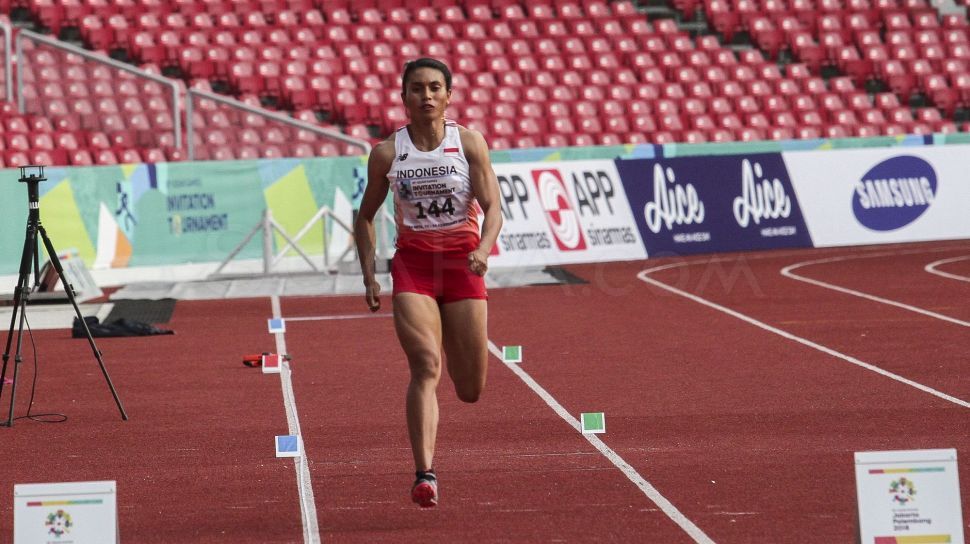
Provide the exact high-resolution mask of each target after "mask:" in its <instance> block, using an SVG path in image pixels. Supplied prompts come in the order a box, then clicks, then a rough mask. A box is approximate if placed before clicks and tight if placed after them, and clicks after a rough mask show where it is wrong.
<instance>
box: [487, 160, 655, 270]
mask: <svg viewBox="0 0 970 544" xmlns="http://www.w3.org/2000/svg"><path fill="white" fill-rule="evenodd" d="M494 168H495V174H496V176H497V177H498V182H499V192H500V195H499V202H500V204H501V207H502V215H503V218H504V220H505V222H504V226H503V227H502V233H501V235H500V236H499V239H498V243H497V244H496V249H495V251H493V254H492V257H491V258H490V260H489V262H490V265H492V266H499V267H501V266H545V265H549V264H565V263H584V262H602V261H619V260H635V259H643V258H645V257H646V253H645V251H644V249H643V243H642V242H641V240H640V235H639V233H637V231H636V228H635V227H634V223H633V216H632V215H631V213H630V207H629V205H628V204H627V201H626V194H625V192H624V190H623V183H621V181H620V178H619V175H618V174H617V171H616V166H615V165H614V163H613V161H608V160H598V161H571V162H535V163H517V164H496V165H494Z"/></svg>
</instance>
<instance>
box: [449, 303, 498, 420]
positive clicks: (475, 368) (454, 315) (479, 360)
mask: <svg viewBox="0 0 970 544" xmlns="http://www.w3.org/2000/svg"><path fill="white" fill-rule="evenodd" d="M487 322H488V303H487V301H485V300H484V299H465V300H459V301H456V302H449V303H447V304H442V305H441V326H442V332H443V336H442V341H443V343H444V348H445V357H446V359H447V364H448V375H449V376H451V380H452V381H453V382H454V383H455V392H456V393H457V394H458V398H459V399H461V400H463V401H465V402H475V401H477V400H478V397H479V396H480V395H481V393H482V389H484V388H485V375H486V373H487V370H488V327H487Z"/></svg>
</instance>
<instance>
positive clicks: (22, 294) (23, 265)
mask: <svg viewBox="0 0 970 544" xmlns="http://www.w3.org/2000/svg"><path fill="white" fill-rule="evenodd" d="M36 253H37V231H36V229H35V228H34V226H33V225H32V224H30V223H28V225H27V235H26V236H25V237H24V252H23V255H22V256H21V258H20V276H19V277H18V279H17V288H16V289H15V290H14V294H13V304H14V305H13V313H12V315H11V316H10V329H9V331H8V332H7V345H6V347H5V348H4V350H3V371H2V372H0V398H2V397H3V382H4V380H5V379H6V377H7V361H9V360H10V346H11V343H12V342H13V337H14V330H15V329H16V331H17V351H16V353H15V354H14V368H13V383H12V384H11V385H10V412H9V414H8V416H7V422H6V423H5V425H6V426H7V427H11V426H13V408H14V401H15V400H16V398H17V370H18V369H19V367H20V360H21V357H20V348H21V340H22V339H23V334H24V311H25V310H26V306H27V296H28V295H27V293H28V292H29V291H28V290H29V288H30V287H29V284H30V263H31V260H32V259H33V257H34V255H36ZM18 314H19V317H20V320H19V322H20V327H19V328H18V327H17V322H18V319H17V317H18Z"/></svg>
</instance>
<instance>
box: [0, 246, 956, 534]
mask: <svg viewBox="0 0 970 544" xmlns="http://www.w3.org/2000/svg"><path fill="white" fill-rule="evenodd" d="M923 250H925V253H923V252H922V251H923ZM897 251H898V252H899V254H898V255H891V256H887V257H871V258H864V259H853V260H851V262H843V263H842V264H841V265H840V264H838V263H826V264H818V265H811V266H806V267H803V268H800V269H799V273H800V274H803V275H806V276H810V277H813V278H816V279H819V280H822V281H826V282H829V283H833V284H837V285H840V286H844V287H847V288H851V289H857V290H860V291H865V292H868V293H870V294H873V295H876V296H881V297H886V298H893V299H896V300H900V301H903V302H906V303H907V304H913V305H922V306H924V307H926V308H927V309H932V310H933V311H936V312H940V313H945V314H948V315H952V316H953V317H955V318H959V319H968V318H970V316H968V315H967V308H966V307H965V306H962V305H961V304H960V302H961V301H964V300H967V297H966V295H967V289H968V288H970V284H967V283H966V282H959V281H955V280H949V279H946V278H941V277H939V276H934V275H931V274H928V273H926V272H925V271H922V267H923V266H925V265H926V264H928V263H929V262H932V261H935V260H938V259H942V258H947V257H955V256H958V255H961V254H970V244H968V243H967V242H947V243H939V244H920V245H905V246H883V247H879V248H856V249H850V248H843V249H828V250H812V251H789V252H770V253H758V254H735V255H725V256H718V257H713V258H712V257H703V256H701V257H693V258H690V259H682V260H670V259H666V260H663V259H660V260H649V261H641V262H637V263H626V264H611V265H588V266H575V267H569V270H570V271H571V272H573V273H574V274H576V275H578V276H580V277H583V278H585V279H587V280H589V281H590V282H591V283H589V284H587V285H569V286H545V287H524V288H514V289H502V290H494V291H493V292H492V294H491V295H492V296H491V301H490V337H491V338H492V339H493V340H494V341H495V343H496V344H498V345H503V344H522V345H524V346H525V351H524V353H525V361H524V362H523V363H522V365H521V368H522V369H523V370H525V371H527V372H528V373H529V374H531V375H532V376H533V377H534V378H535V379H536V380H537V381H538V383H539V384H541V385H542V386H543V387H545V389H546V390H548V391H549V393H550V394H551V395H552V396H553V397H555V398H556V399H557V400H558V401H559V402H560V403H561V404H562V405H563V406H564V407H565V409H566V410H567V411H568V412H570V413H571V414H573V415H578V414H579V413H580V412H584V411H603V412H605V413H606V415H607V430H608V433H607V434H605V435H602V438H603V440H604V441H605V442H606V444H607V445H609V446H610V447H612V448H613V449H614V450H615V451H616V452H617V453H618V454H619V455H620V456H622V457H623V458H624V459H625V460H626V461H627V462H629V463H630V465H632V467H633V468H634V469H636V470H637V471H638V472H639V474H640V475H642V476H643V477H644V478H645V479H646V480H647V481H649V482H650V483H652V484H653V485H654V486H655V487H656V489H657V491H658V492H659V493H661V494H662V495H663V496H664V497H666V498H667V499H669V500H670V501H671V503H672V504H673V505H674V506H675V507H676V508H677V509H679V510H680V512H681V513H682V514H683V515H684V516H686V517H687V518H688V519H690V520H691V521H692V522H693V523H695V524H696V525H697V527H699V528H700V530H702V531H703V532H704V533H706V535H707V536H709V537H710V538H711V539H712V540H713V541H715V542H719V543H723V542H726V543H741V542H773V543H782V544H784V543H789V542H792V543H794V542H803V541H809V542H852V541H854V539H855V535H856V532H857V527H856V521H855V518H856V514H855V512H856V499H855V484H854V470H853V468H854V467H853V463H852V453H853V452H855V451H863V450H886V449H918V448H950V447H952V448H956V449H957V450H958V455H959V457H961V458H963V459H966V458H967V457H968V455H970V437H968V435H967V432H966V429H968V428H970V411H968V409H967V408H965V407H962V406H959V405H957V404H954V403H953V402H948V401H946V400H943V399H941V398H939V397H936V396H933V395H931V394H929V393H927V392H925V391H921V390H919V389H915V388H914V387H912V386H910V385H906V384H903V383H900V382H898V381H894V380H892V379H890V378H888V377H886V376H882V375H879V374H876V373H874V372H872V371H869V370H865V369H863V368H860V367H858V366H855V365H853V364H850V363H849V362H847V361H845V360H842V359H840V358H838V357H835V356H833V355H831V354H826V353H822V352H820V351H818V350H816V349H813V348H811V347H809V346H806V345H803V344H800V343H797V342H795V341H793V340H791V339H786V338H783V337H782V336H779V335H777V334H775V333H772V332H770V331H767V330H765V329H763V328H759V327H757V326H755V325H753V324H751V323H747V322H744V321H741V320H739V319H737V318H736V317H732V316H729V315H727V314H725V313H723V312H721V311H718V310H716V309H714V308H712V307H709V306H705V305H702V304H699V303H698V302H696V301H692V300H688V299H687V298H684V297H683V296H679V295H676V294H673V293H671V292H670V291H668V290H664V289H661V288H659V287H657V286H655V285H650V284H647V283H645V282H644V281H641V280H640V279H638V278H637V274H638V273H639V272H641V271H643V270H645V269H648V268H654V267H658V266H666V265H677V266H676V267H675V268H671V269H667V270H661V271H657V272H655V273H652V274H651V275H650V277H651V278H653V279H655V280H657V281H660V282H663V283H664V284H666V285H671V286H676V287H677V288H679V289H681V290H683V291H684V292H689V293H693V294H695V295H698V296H702V297H704V299H705V300H710V301H711V302H712V303H715V304H720V305H722V306H724V307H727V308H730V309H732V310H735V311H738V312H742V313H744V314H745V315H748V316H750V317H751V318H752V319H756V320H759V321H761V322H764V323H765V324H766V325H768V326H774V327H777V328H779V329H782V330H784V331H787V332H788V333H790V334H793V335H797V336H799V337H804V338H806V339H808V340H811V341H813V342H817V343H819V344H822V345H824V346H827V347H829V348H831V349H834V350H837V351H839V352H841V353H843V354H846V355H848V356H852V357H856V358H858V359H860V360H862V361H865V362H867V363H870V364H873V365H876V366H878V367H880V368H883V369H885V370H887V371H890V372H893V373H896V374H898V375H900V376H902V377H905V378H907V379H910V380H914V381H916V382H919V383H921V384H924V385H925V386H927V387H930V388H933V389H935V390H939V391H941V392H943V393H946V394H949V395H953V396H954V397H957V398H959V399H962V400H964V401H966V400H970V393H968V391H970V373H967V372H966V353H967V350H966V347H965V346H966V345H967V344H968V340H970V338H968V336H970V331H967V328H966V327H961V326H959V325H955V324H953V323H946V322H942V321H939V320H936V319H932V318H930V317H928V316H924V315H920V314H916V313H913V312H910V311H907V310H904V309H901V308H895V307H890V306H886V305H884V304H879V303H877V302H873V301H871V300H865V299H861V298H859V297H854V296H852V295H849V294H846V293H839V292H836V291H832V290H829V289H824V288H821V287H818V286H814V285H809V284H806V283H803V282H799V281H795V280H793V279H791V278H787V277H784V276H782V275H781V274H780V270H781V269H782V268H784V267H785V266H788V265H791V264H794V263H797V262H802V261H806V260H811V259H822V258H830V257H845V256H857V255H866V256H871V255H872V254H874V253H876V252H897ZM960 266H961V263H960V262H954V263H952V264H950V265H947V266H946V267H944V268H943V269H945V270H946V271H949V272H952V273H960V270H962V269H961V268H960ZM385 304H386V305H387V306H388V307H387V308H385V310H383V314H384V315H387V314H388V313H389V306H390V299H389V297H385ZM282 310H283V315H284V316H285V317H288V318H294V317H300V316H304V317H305V316H321V315H329V316H338V315H348V314H366V311H365V308H364V304H363V301H362V300H361V299H360V298H359V297H339V298H326V297H319V298H287V299H283V301H282ZM270 313H271V309H270V304H269V301H268V300H266V299H259V300H243V301H212V302H179V303H178V305H177V307H176V313H175V316H174V318H173V321H172V322H171V323H170V324H169V325H168V326H169V327H170V328H173V329H175V330H176V331H177V332H178V333H179V334H178V335H177V336H175V337H152V338H140V339H105V340H102V341H100V342H99V344H100V345H101V348H102V350H103V351H104V353H105V360H106V362H107V364H108V368H109V370H110V371H111V374H112V377H113V378H114V380H115V383H116V385H117V386H118V389H119V392H120V393H121V395H122V399H123V400H124V401H125V403H126V407H127V408H128V411H129V413H130V414H131V415H132V420H131V421H129V422H125V423H123V422H121V421H119V420H118V417H117V413H116V411H115V407H114V405H113V403H112V401H111V398H110V395H109V393H108V391H107V388H106V386H105V385H104V383H103V379H102V378H101V375H100V373H99V371H98V370H97V366H96V362H95V361H94V360H93V358H92V357H91V356H90V353H89V352H88V351H87V347H86V345H85V344H84V342H82V341H79V340H71V339H68V338H67V337H66V336H67V335H68V334H69V333H68V332H67V331H52V332H43V333H38V334H37V338H38V339H39V340H40V341H39V343H38V347H39V351H40V353H41V361H42V367H41V371H42V375H41V382H40V389H39V391H38V400H39V401H40V404H39V405H38V406H36V408H37V411H61V412H66V413H67V414H68V415H69V416H70V417H71V420H70V421H69V422H68V423H66V424H59V425H53V424H52V425H44V424H38V423H34V422H29V421H18V422H17V424H16V425H15V427H14V428H13V429H0V437H2V438H0V453H3V454H4V459H6V460H7V463H5V464H3V465H2V466H0V481H4V482H8V486H10V487H12V483H22V482H23V483H25V482H30V481H73V480H93V479H116V480H118V482H119V499H120V504H121V512H120V515H121V533H122V535H123V537H124V538H125V539H126V541H127V540H129V539H133V540H134V541H137V542H173V541H175V542H300V541H302V537H301V523H300V510H299V497H298V496H297V485H296V478H295V472H294V470H293V464H292V461H289V460H278V459H275V458H274V457H273V455H272V450H271V440H272V436H273V435H275V434H284V432H285V430H286V428H287V427H286V425H287V424H286V419H285V415H284V412H283V408H282V395H281V393H280V387H279V382H278V381H277V378H276V377H275V376H264V375H262V374H261V373H259V372H258V371H257V370H254V369H247V368H245V367H243V366H242V365H241V363H240V361H239V356H240V355H241V354H243V353H250V352H259V351H264V350H272V349H273V348H272V346H273V344H272V338H271V337H270V335H269V334H268V333H267V332H266V318H267V317H269V316H270ZM287 329H288V330H287V334H286V342H287V346H288V351H289V352H290V354H291V355H293V357H294V360H293V363H292V367H293V382H294V389H295V393H296V401H297V407H298V411H299V415H300V420H301V425H302V432H303V436H304V440H305V445H306V453H307V457H308V461H309V464H310V471H311V475H312V488H313V492H314V495H315V501H316V509H317V514H318V519H319V523H320V529H321V534H322V536H323V539H324V541H325V542H330V541H337V542H418V541H421V542H423V541H428V540H435V541H440V542H509V541H515V542H548V541H566V542H594V541H619V542H664V543H666V542H690V541H691V539H690V538H689V537H688V535H687V534H686V533H685V532H684V531H683V530H682V529H680V527H678V526H677V525H676V524H675V523H674V522H673V521H671V519H670V518H668V517H667V515H665V514H664V513H663V512H661V511H660V510H659V509H658V508H657V506H656V505H654V504H653V503H652V502H651V501H650V500H649V499H648V498H647V497H646V496H645V495H644V494H643V493H642V492H641V491H640V490H639V489H638V488H637V487H636V486H635V485H634V484H633V483H632V482H631V481H630V480H629V479H628V478H627V476H625V475H624V474H623V473H621V472H620V471H619V470H618V469H617V468H616V467H615V466H614V465H613V464H612V463H611V462H610V461H608V460H607V459H606V458H605V457H604V456H603V455H602V454H600V453H599V451H597V450H596V449H595V448H593V446H592V445H591V444H590V443H589V442H587V441H586V440H585V439H584V438H583V437H582V436H581V435H579V433H577V432H576V431H575V430H573V428H572V427H570V426H569V425H568V424H567V423H566V422H564V421H563V420H562V419H561V418H559V416H557V415H556V414H555V413H554V412H553V411H552V410H551V409H550V408H549V407H548V406H547V405H546V404H545V403H544V402H543V401H542V400H541V399H540V398H539V397H538V396H537V395H536V394H535V393H534V392H533V391H532V390H530V389H529V388H528V387H527V386H526V385H525V384H524V383H523V382H522V381H521V380H520V379H519V378H518V377H516V376H515V375H514V374H513V373H512V372H511V371H510V370H509V369H507V368H506V367H504V365H502V364H501V363H499V362H497V361H496V360H495V359H494V358H493V359H492V364H491V368H490V374H489V383H488V386H487V388H486V392H485V395H484V396H483V398H482V400H481V401H480V402H479V403H477V404H474V405H467V404H463V403H461V402H459V401H458V400H457V399H456V397H455V395H454V393H453V392H452V390H451V389H450V384H449V382H448V380H447V378H445V379H443V381H442V386H441V388H440V389H439V399H440V401H441V416H442V417H441V427H440V431H439V451H438V455H437V458H436V465H437V468H438V469H439V471H440V475H441V485H442V488H441V493H442V503H441V506H440V507H439V508H437V509H435V510H433V511H422V510H419V509H418V508H417V507H416V506H414V505H413V504H411V503H410V501H409V497H408V489H409V486H410V484H411V480H412V477H413V475H412V473H411V470H412V467H411V455H410V448H409V446H408V442H407V436H406V430H405V424H404V408H403V397H404V389H405V387H406V382H407V370H406V363H405V361H404V358H403V355H402V353H401V351H400V348H399V347H398V345H397V341H396V339H395V336H394V332H393V326H392V322H391V320H390V319H389V318H387V317H368V318H363V319H344V320H330V321H295V320H291V321H288V322H287ZM29 368H30V364H27V365H25V369H29ZM29 376H30V373H29V372H25V373H24V374H23V375H22V380H23V381H22V382H21V390H20V392H19V393H18V395H19V396H18V400H19V401H20V402H19V403H18V404H19V408H18V414H22V413H23V412H24V411H25V410H26V408H25V404H24V402H25V400H26V399H25V397H26V390H27V389H26V387H25V386H23V384H25V383H28V382H29ZM6 398H7V397H6V391H5V397H4V400H5V399H6ZM0 404H3V403H0ZM10 491H12V490H11V489H9V488H8V490H7V492H6V493H3V495H0V496H6V497H8V498H9V497H10ZM0 492H2V490H0ZM961 492H962V497H963V510H964V512H965V513H968V512H970V508H968V506H970V483H968V476H967V471H966V470H964V471H963V477H962V480H961ZM11 524H12V515H11V508H10V505H9V503H8V502H6V501H0V534H4V535H9V534H10V532H11Z"/></svg>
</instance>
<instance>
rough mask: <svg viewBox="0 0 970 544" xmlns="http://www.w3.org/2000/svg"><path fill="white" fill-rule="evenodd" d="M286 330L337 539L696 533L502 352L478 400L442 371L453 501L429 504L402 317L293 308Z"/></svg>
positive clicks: (582, 538) (320, 495)
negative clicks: (414, 495) (397, 325)
mask: <svg viewBox="0 0 970 544" xmlns="http://www.w3.org/2000/svg"><path fill="white" fill-rule="evenodd" d="M384 303H385V304H389V303H390V300H389V299H388V298H385V300H384ZM282 306H283V314H284V316H287V317H309V316H314V315H328V314H329V315H341V314H348V313H354V312H359V311H360V308H361V307H363V302H362V301H361V300H360V299H359V297H349V298H347V297H341V298H316V299H294V298H285V299H283V300H282ZM382 311H384V312H387V311H389V308H385V309H384V310H382ZM287 343H288V345H289V346H290V351H291V353H292V354H293V356H294V362H293V365H292V366H293V368H294V375H293V379H294V387H295V389H296V394H297V396H298V397H299V398H300V404H299V408H300V416H301V425H302V427H303V432H304V441H305V444H306V448H307V455H308V458H309V460H310V463H311V465H310V466H311V471H312V474H313V484H314V493H315V495H316V499H317V511H318V513H319V516H320V527H321V532H322V533H323V539H324V541H337V542H385V541H386V542H412V541H426V540H429V539H432V540H437V541H442V542H457V541H463V542H468V541H475V542H510V541H514V542H548V541H564V542H595V541H611V540H614V541H636V540H638V539H641V538H642V535H645V534H651V535H656V538H657V541H663V542H674V543H676V542H692V540H691V539H690V538H688V537H687V536H686V535H685V534H684V533H683V532H682V531H681V530H680V528H679V527H677V526H676V525H675V524H674V523H673V522H672V521H671V520H670V519H669V518H667V517H666V516H665V515H664V514H663V513H662V512H660V511H659V510H658V509H657V508H656V507H655V506H654V505H653V504H652V503H650V502H649V501H648V500H647V499H646V498H645V497H644V496H643V495H642V494H641V493H640V491H639V490H638V489H637V488H636V487H635V486H634V485H633V484H631V483H630V482H629V481H628V480H627V479H626V477H625V476H623V475H622V474H621V473H620V472H619V471H618V470H617V469H616V468H615V467H614V466H613V465H612V464H611V463H610V462H609V461H607V460H606V459H605V458H604V457H602V455H600V453H599V452H597V451H596V450H595V449H594V448H593V447H592V446H590V444H589V443H588V442H587V441H586V440H584V439H583V438H582V437H581V436H579V435H578V434H577V433H576V432H575V431H574V430H573V429H572V428H571V427H570V426H569V425H568V424H566V423H565V422H563V421H562V420H561V419H560V418H559V417H558V416H557V415H556V414H554V413H553V412H552V411H551V410H550V409H549V408H548V407H547V406H546V405H545V403H543V402H542V401H541V400H540V399H539V398H538V397H537V396H535V395H534V394H533V393H532V392H531V391H530V390H529V389H528V388H526V387H525V386H524V385H523V384H522V383H521V381H519V379H518V378H516V377H515V376H514V375H512V373H511V372H510V371H509V370H508V369H506V368H504V367H503V365H501V364H497V363H496V362H495V361H494V360H492V361H491V362H492V364H491V365H490V373H489V379H488V385H487V387H486V391H485V394H484V396H483V398H482V400H481V401H480V402H479V403H477V404H475V405H467V404H463V403H461V402H459V401H458V400H457V399H456V397H455V395H454V393H453V391H452V389H451V385H450V382H449V381H448V379H447V378H443V379H442V384H441V386H440V387H439V402H440V404H441V421H440V428H439V433H438V444H439V448H438V453H437V455H436V461H435V464H436V468H437V469H438V470H439V475H440V478H441V496H442V503H441V505H440V506H439V507H438V508H436V509H435V510H433V511H421V510H419V509H418V508H417V507H416V506H415V505H413V504H412V503H410V499H409V496H408V490H409V486H410V483H411V481H412V480H413V472H412V471H411V470H412V469H411V454H410V447H409V445H408V442H407V434H406V428H405V423H404V399H403V395H404V390H405V388H406V384H407V364H406V362H405V360H404V357H403V353H402V352H401V350H400V347H399V346H398V344H397V340H396V337H395V336H394V331H393V323H392V321H391V320H390V319H387V320H384V319H373V320H364V319H350V320H331V321H291V322H288V323H287ZM324 352H325V353H326V356H322V354H323V353H324ZM308 359H309V360H308Z"/></svg>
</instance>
